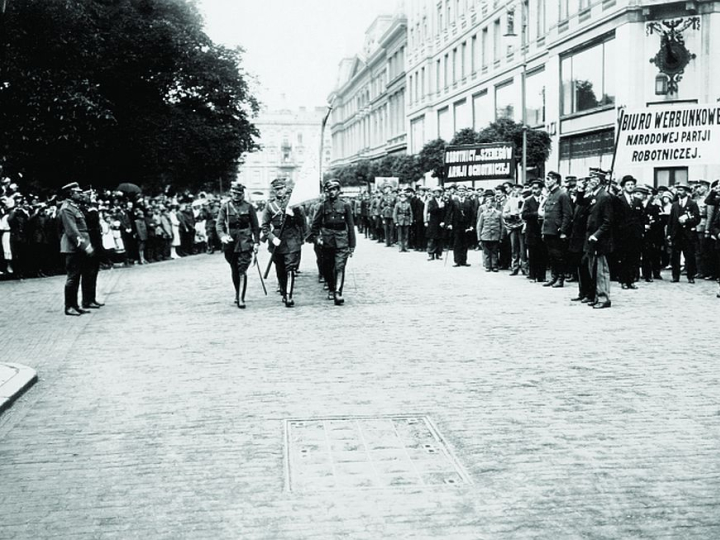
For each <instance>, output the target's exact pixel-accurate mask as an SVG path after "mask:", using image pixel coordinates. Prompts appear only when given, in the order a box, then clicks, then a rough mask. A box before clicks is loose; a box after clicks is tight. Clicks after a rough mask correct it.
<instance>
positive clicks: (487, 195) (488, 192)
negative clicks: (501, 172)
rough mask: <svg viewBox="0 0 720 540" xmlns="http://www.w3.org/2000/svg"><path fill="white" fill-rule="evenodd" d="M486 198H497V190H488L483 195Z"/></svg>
mask: <svg viewBox="0 0 720 540" xmlns="http://www.w3.org/2000/svg"><path fill="white" fill-rule="evenodd" d="M483 195H485V196H486V197H494V196H495V190H494V189H486V190H485V193H483Z"/></svg>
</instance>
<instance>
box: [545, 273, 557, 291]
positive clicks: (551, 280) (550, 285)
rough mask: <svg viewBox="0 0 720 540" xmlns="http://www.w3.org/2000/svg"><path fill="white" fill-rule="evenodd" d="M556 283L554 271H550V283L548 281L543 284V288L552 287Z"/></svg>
mask: <svg viewBox="0 0 720 540" xmlns="http://www.w3.org/2000/svg"><path fill="white" fill-rule="evenodd" d="M557 281H558V275H557V273H556V272H555V270H551V271H550V281H548V282H547V283H543V287H552V286H553V285H555V284H556V283H557Z"/></svg>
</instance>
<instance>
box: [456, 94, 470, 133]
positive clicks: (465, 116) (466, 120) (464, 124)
mask: <svg viewBox="0 0 720 540" xmlns="http://www.w3.org/2000/svg"><path fill="white" fill-rule="evenodd" d="M453 117H454V118H453V120H454V124H455V133H457V132H458V131H460V130H461V129H463V128H469V127H471V126H472V118H471V117H470V108H469V107H468V102H467V99H462V100H460V101H458V102H456V103H455V104H454V105H453Z"/></svg>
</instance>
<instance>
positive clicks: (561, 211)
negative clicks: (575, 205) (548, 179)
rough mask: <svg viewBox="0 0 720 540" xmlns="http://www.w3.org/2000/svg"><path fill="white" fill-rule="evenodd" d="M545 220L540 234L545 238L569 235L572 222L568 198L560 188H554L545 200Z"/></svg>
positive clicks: (570, 205)
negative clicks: (545, 236)
mask: <svg viewBox="0 0 720 540" xmlns="http://www.w3.org/2000/svg"><path fill="white" fill-rule="evenodd" d="M544 208H545V219H544V220H543V223H542V233H543V234H544V235H547V236H559V235H561V234H565V235H569V233H570V224H571V222H572V204H571V202H570V196H569V195H568V194H567V193H566V192H565V190H563V189H561V188H559V187H558V188H555V189H554V190H553V191H551V192H550V193H548V196H547V199H545V206H544Z"/></svg>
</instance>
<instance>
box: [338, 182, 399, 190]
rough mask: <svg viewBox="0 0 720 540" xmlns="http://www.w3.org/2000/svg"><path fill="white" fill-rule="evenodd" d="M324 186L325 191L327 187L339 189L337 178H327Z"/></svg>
mask: <svg viewBox="0 0 720 540" xmlns="http://www.w3.org/2000/svg"><path fill="white" fill-rule="evenodd" d="M388 185H389V184H388ZM324 187H325V191H327V190H328V189H333V188H338V189H340V182H338V181H337V180H328V181H327V182H325V186H324Z"/></svg>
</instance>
